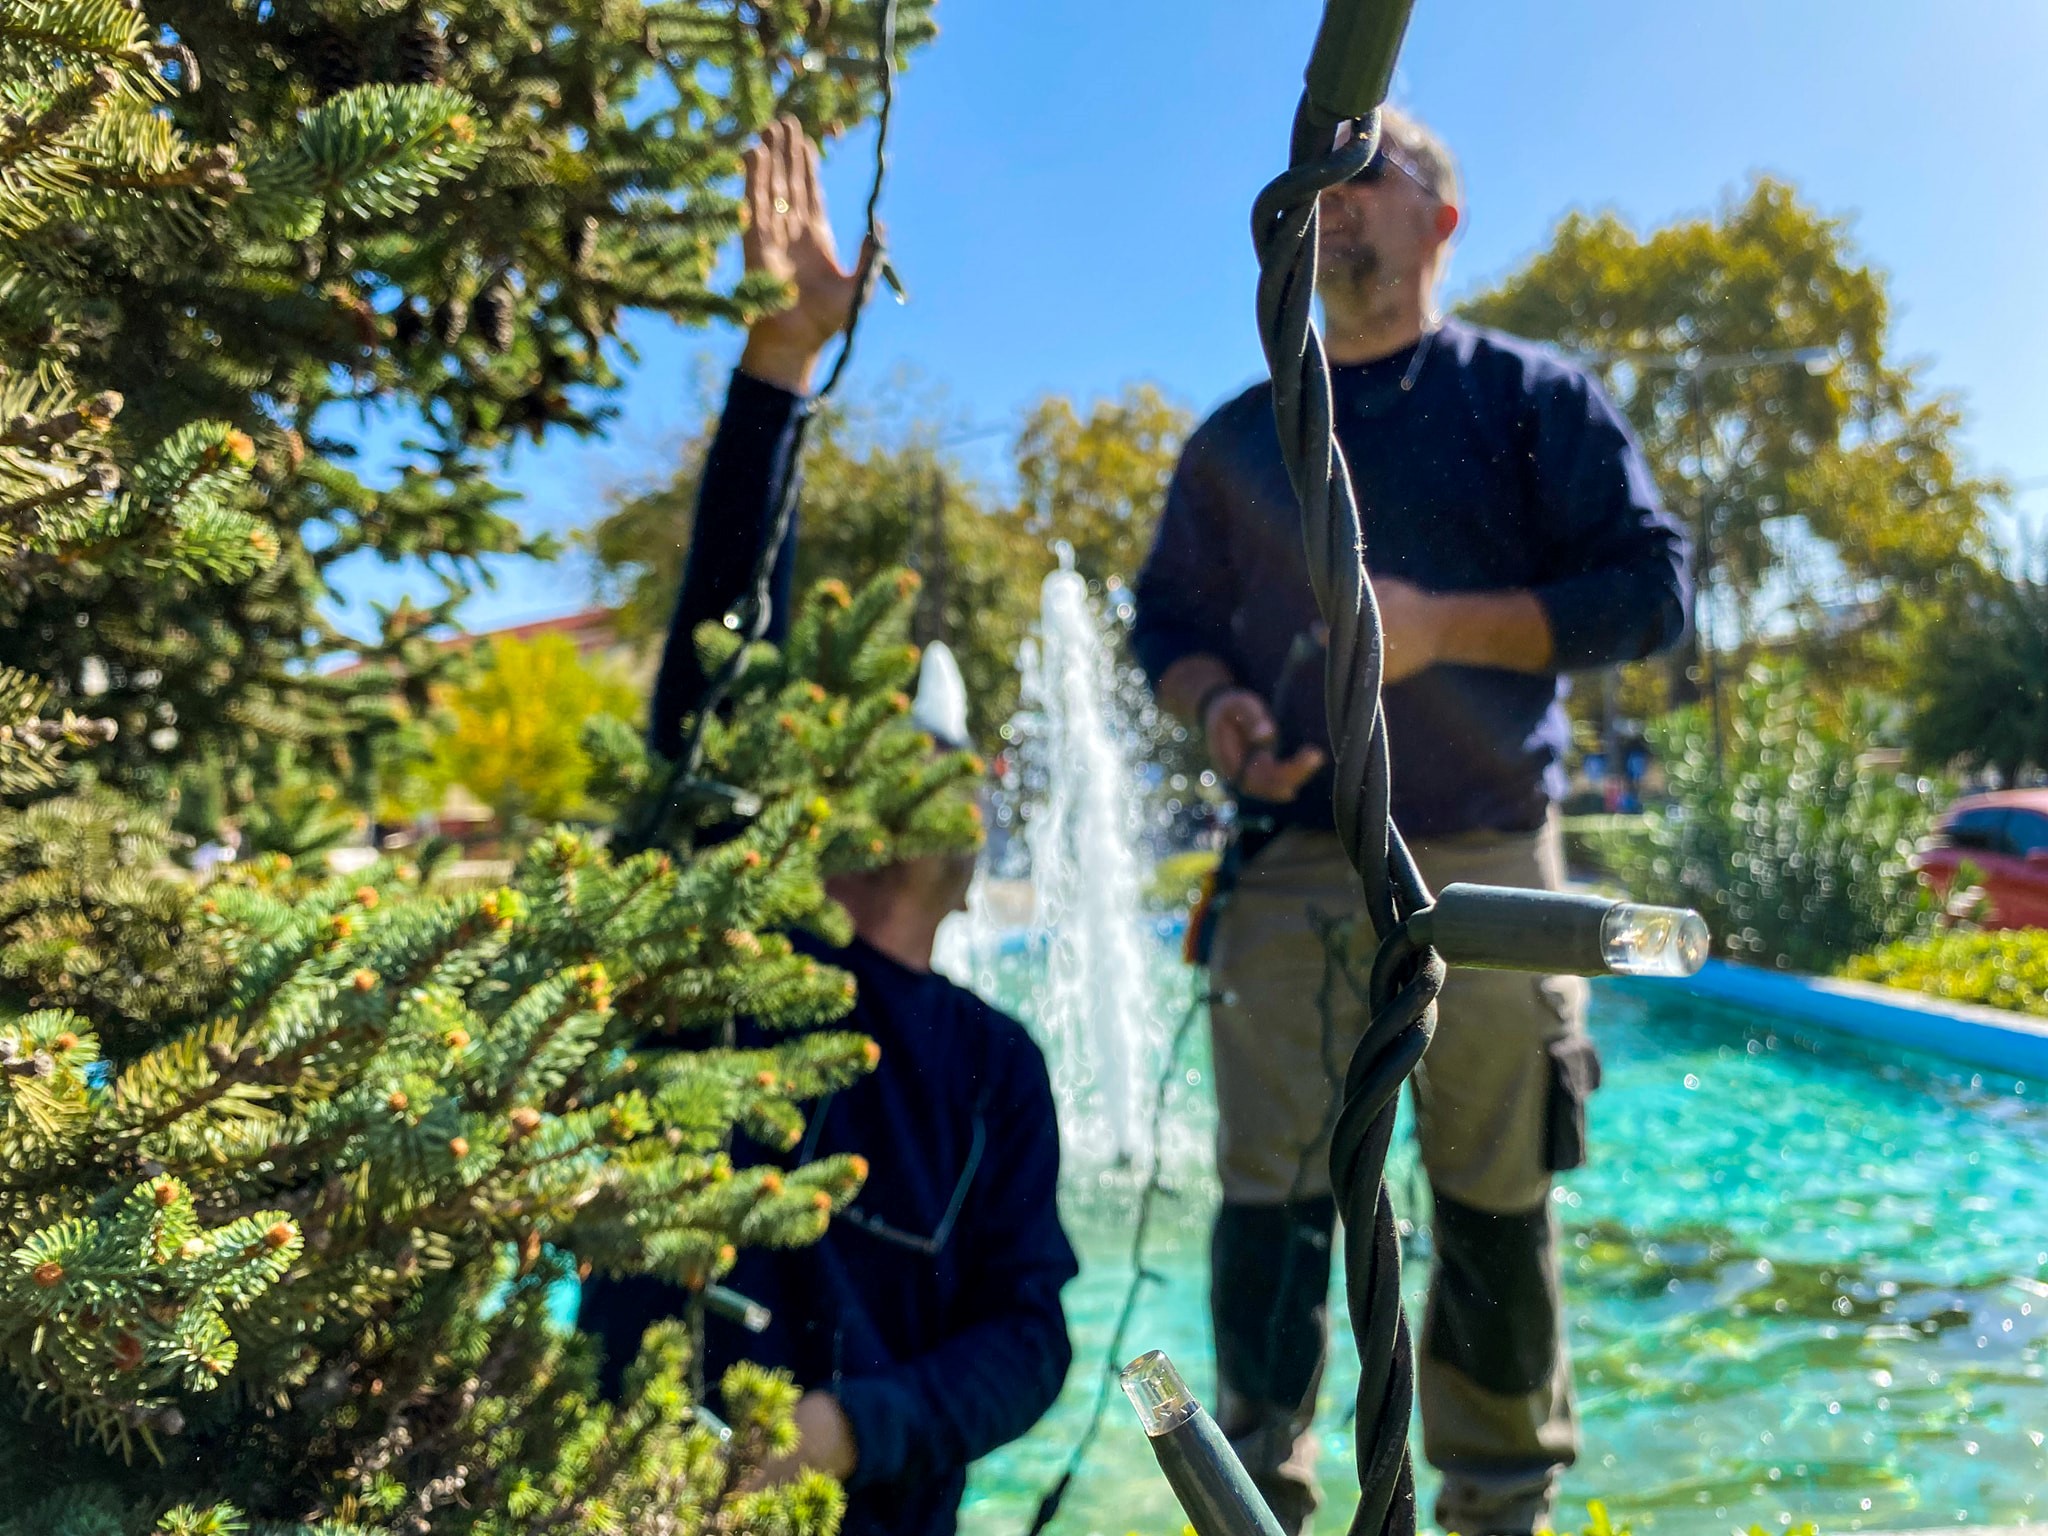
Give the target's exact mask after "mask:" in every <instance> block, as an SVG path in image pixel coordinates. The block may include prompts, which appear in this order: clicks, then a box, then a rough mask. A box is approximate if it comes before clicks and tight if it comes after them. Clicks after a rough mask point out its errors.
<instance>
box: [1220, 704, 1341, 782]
mask: <svg viewBox="0 0 2048 1536" xmlns="http://www.w3.org/2000/svg"><path fill="white" fill-rule="evenodd" d="M1201 726H1202V734H1203V737H1204V738H1205V739H1206V740H1207V742H1208V746H1209V761H1210V762H1212V763H1214V764H1215V765H1216V771H1217V772H1218V773H1220V774H1222V775H1223V778H1224V780H1225V782H1227V783H1229V784H1231V785H1233V786H1235V787H1236V788H1237V789H1239V790H1241V791H1242V792H1243V793H1245V794H1247V795H1249V796H1251V797H1252V798H1253V799H1255V800H1264V801H1267V802H1269V803H1271V804H1275V805H1284V804H1286V803H1287V802H1288V801H1290V800H1292V799H1294V797H1295V796H1296V795H1299V794H1300V793H1301V788H1302V786H1303V785H1304V784H1306V783H1307V782H1308V781H1309V780H1310V779H1312V778H1314V777H1315V776H1316V773H1317V771H1318V770H1319V769H1320V768H1321V767H1322V766H1323V761H1324V758H1323V754H1322V752H1321V751H1319V750H1318V749H1317V748H1315V747H1302V748H1300V749H1299V750H1297V751H1296V752H1294V753H1293V754H1292V755H1291V756H1288V757H1285V758H1283V757H1281V756H1279V754H1278V753H1277V752H1276V751H1275V743H1277V742H1278V741H1279V739H1280V730H1279V727H1278V726H1277V725H1275V724H1274V721H1273V712H1272V711H1271V710H1270V709H1268V708H1267V707H1266V701H1265V700H1264V699H1262V698H1260V697H1259V696H1258V695H1257V694H1256V693H1254V692H1252V690H1251V689H1249V688H1226V689H1224V690H1223V691H1221V692H1220V693H1218V694H1217V695H1216V696H1215V697H1214V698H1213V699H1211V700H1210V701H1209V704H1208V707H1207V708H1206V709H1205V710H1204V711H1203V712H1202V720H1201Z"/></svg>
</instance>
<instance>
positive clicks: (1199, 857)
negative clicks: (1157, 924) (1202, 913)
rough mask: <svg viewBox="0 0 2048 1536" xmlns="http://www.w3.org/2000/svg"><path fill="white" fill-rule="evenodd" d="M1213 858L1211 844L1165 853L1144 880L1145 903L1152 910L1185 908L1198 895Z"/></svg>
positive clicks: (1169, 910) (1214, 864)
mask: <svg viewBox="0 0 2048 1536" xmlns="http://www.w3.org/2000/svg"><path fill="white" fill-rule="evenodd" d="M1216 858H1217V855H1216V850H1215V849H1213V848H1190V849H1188V850H1187V851H1186V852H1184V853H1170V854H1168V855H1167V856H1166V857H1165V858H1163V859H1161V860H1160V861H1159V862H1158V863H1157V864H1155V865H1153V866H1152V874H1151V876H1150V877H1149V878H1148V879H1147V880H1146V881H1145V905H1146V906H1148V907H1150V908H1151V909H1152V910H1153V911H1155V912H1185V911H1186V910H1187V909H1188V908H1190V907H1192V906H1193V905H1194V904H1195V902H1196V900H1197V899H1198V898H1199V897H1200V896H1201V894H1202V881H1203V880H1205V879H1206V878H1208V874H1209V871H1210V870H1212V869H1214V868H1215V867H1216Z"/></svg>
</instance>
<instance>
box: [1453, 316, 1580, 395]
mask: <svg viewBox="0 0 2048 1536" xmlns="http://www.w3.org/2000/svg"><path fill="white" fill-rule="evenodd" d="M1443 339H1444V340H1445V341H1447V342H1448V343H1450V346H1451V349H1452V352H1453V353H1454V355H1455V356H1456V357H1457V358H1458V360H1459V363H1460V364H1461V365H1462V366H1463V367H1464V368H1465V369H1467V370H1468V371H1469V372H1471V373H1472V374H1473V375H1474V376H1475V377H1476V378H1477V379H1478V380H1479V381H1480V383H1481V385H1482V387H1484V388H1487V389H1489V390H1490V391H1493V392H1497V393H1499V394H1501V395H1505V396H1521V397H1525V398H1526V397H1547V398H1558V397H1578V398H1581V399H1583V398H1585V397H1586V396H1589V395H1595V394H1598V393H1599V389H1600V386H1599V384H1598V382H1597V381H1595V379H1594V377H1593V375H1592V373H1591V372H1590V371H1589V370H1588V369H1587V368H1586V367H1585V366H1584V365H1583V364H1581V363H1579V362H1577V361H1575V360H1574V359H1572V358H1570V357H1568V356H1566V355H1565V354H1564V353H1563V352H1560V351H1559V350H1558V349H1557V348H1556V347H1554V346H1552V345H1550V343H1548V342H1543V341H1531V340H1530V339H1529V338H1528V337H1526V336H1516V335H1513V334H1512V333H1510V332H1508V331H1497V330H1494V329H1493V328H1492V327H1491V326H1484V325H1472V324H1469V323H1467V322H1465V321H1463V320H1453V321H1448V322H1446V323H1445V325H1444V335H1443Z"/></svg>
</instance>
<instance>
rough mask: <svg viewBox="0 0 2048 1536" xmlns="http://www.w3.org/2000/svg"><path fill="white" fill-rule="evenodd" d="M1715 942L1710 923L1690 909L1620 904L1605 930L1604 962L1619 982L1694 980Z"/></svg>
mask: <svg viewBox="0 0 2048 1536" xmlns="http://www.w3.org/2000/svg"><path fill="white" fill-rule="evenodd" d="M1712 944H1713V941H1712V939H1711V937H1710V936H1709V935H1708V933H1707V920H1706V919H1705V918H1703V917H1701V916H1700V915H1699V913H1697V912H1693V911H1689V910H1688V909H1686V908H1684V907H1645V906H1638V905H1637V904H1636V903H1634V902H1632V901H1624V902H1619V903H1617V904H1616V905H1615V907H1614V909H1613V910H1612V911H1611V912H1609V913H1608V914H1607V916H1606V917H1605V918H1604V919H1603V920H1602V921H1601V924H1600V952H1601V958H1602V959H1604V960H1605V961H1606V962H1607V969H1608V970H1610V971H1612V972H1614V973H1615V974H1616V975H1619V976H1692V975H1695V974H1697V973H1698V971H1699V968H1700V967H1701V966H1703V965H1705V964H1706V963H1707V955H1708V952H1709V950H1710V949H1711V948H1712Z"/></svg>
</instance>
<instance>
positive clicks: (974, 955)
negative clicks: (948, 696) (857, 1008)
mask: <svg viewBox="0 0 2048 1536" xmlns="http://www.w3.org/2000/svg"><path fill="white" fill-rule="evenodd" d="M1056 548H1057V551H1058V554H1059V559H1060V568H1059V569H1058V570H1056V571H1054V572H1053V573H1052V574H1051V575H1049V576H1047V577H1046V579H1045V584H1044V587H1043V589H1042V591H1041V594H1040V608H1039V626H1038V634H1037V636H1036V638H1035V640H1033V641H1029V642H1027V643H1026V645H1025V648H1024V654H1023V657H1022V663H1021V665H1022V671H1023V700H1024V713H1023V714H1022V715H1021V716H1020V717H1019V719H1018V720H1017V721H1015V722H1013V732H1012V734H1013V736H1014V737H1015V739H1016V740H1017V741H1018V743H1019V750H1020V753H1021V756H1022V758H1023V762H1024V771H1023V774H1022V781H1023V783H1024V785H1025V803H1024V805H1023V808H1022V809H1023V818H1022V819H1023V824H1024V845H1025V848H1026V850H1027V852H1028V854H1029V856H1030V867H1031V910H1030V916H1029V919H1028V927H1026V928H1025V929H1024V930H1023V931H1021V932H1020V931H1019V930H1018V929H1017V928H1015V927H1007V928H1006V926H1005V925H1004V924H1002V923H1001V922H1000V921H999V919H998V917H997V916H996V914H995V912H994V911H993V910H992V908H993V903H992V900H991V896H992V882H991V881H990V880H989V878H988V876H987V872H986V871H985V870H984V871H983V872H982V873H981V874H979V875H978V876H977V877H976V882H975V889H974V891H973V892H971V893H970V895H969V911H968V913H967V914H965V916H964V917H962V918H958V919H955V920H954V921H953V922H952V923H950V924H949V925H948V926H947V928H946V930H945V931H944V932H943V933H942V935H941V940H942V942H941V949H940V954H939V956H938V965H939V968H940V969H942V970H944V971H945V972H946V973H947V974H948V975H951V976H953V977H954V978H955V979H957V980H961V981H963V982H967V983H969V984H972V985H976V986H978V987H979V988H980V989H981V990H982V991H983V992H984V993H987V992H989V991H990V990H991V989H992V988H994V987H995V986H996V985H998V974H997V973H998V971H999V970H1000V969H1001V967H1000V966H999V965H998V963H997V957H998V956H999V955H1001V954H1002V953H1003V952H1004V951H1005V949H1007V950H1008V951H1010V952H1011V953H1012V954H1014V953H1016V952H1017V951H1019V950H1022V951H1024V952H1025V953H1028V954H1033V955H1039V956H1042V957H1043V960H1042V964H1043V969H1042V971H1040V972H1039V974H1038V975H1037V976H1036V977H1035V978H1034V983H1035V984H1034V985H1033V986H1032V988H1031V995H1030V996H1029V997H1028V999H1027V1000H1026V1005H1025V1010H1024V1011H1025V1012H1026V1014H1027V1017H1028V1021H1029V1022H1030V1023H1032V1025H1033V1026H1034V1028H1033V1033H1034V1035H1035V1036H1036V1037H1037V1039H1038V1041H1039V1043H1040V1045H1041V1046H1043V1047H1044V1048H1045V1052H1046V1055H1047V1058H1048V1060H1049V1062H1050V1065H1051V1068H1052V1075H1053V1091H1054V1093H1055V1095H1056V1096H1057V1098H1058V1100H1059V1105H1060V1129H1061V1135H1062V1140H1063V1144H1064V1153H1065V1156H1066V1157H1067V1159H1068V1161H1069V1163H1070V1164H1077V1165H1079V1166H1080V1167H1082V1168H1096V1169H1100V1168H1102V1167H1105V1166H1115V1165H1120V1164H1128V1163H1130V1162H1132V1161H1134V1160H1142V1159H1143V1157H1144V1156H1145V1155H1146V1153H1147V1152H1148V1151H1149V1148H1150V1133H1151V1127H1150V1126H1149V1125H1148V1124H1147V1123H1146V1121H1147V1119H1148V1116H1149V1111H1150V1096H1151V1093H1152V1084H1151V1078H1152V1075H1153V1074H1154V1073H1155V1072H1156V1071H1157V1067H1158V1062H1159V1060H1160V1053H1161V1052H1162V1050H1163V1049H1164V1045H1165V1040H1166V1026H1165V1023H1164V1021H1163V1020H1162V1018H1161V1013H1162V1010H1163V1009H1164V1010H1171V1009H1173V1008H1175V1007H1176V1006H1177V1003H1176V1001H1175V999H1174V998H1172V997H1171V996H1166V997H1162V996H1161V995H1160V994H1161V991H1162V989H1161V988H1160V986H1159V985H1158V980H1159V978H1158V976H1157V975H1156V972H1157V970H1158V960H1159V944H1158V940H1157V938H1156V936H1155V935H1154V933H1153V930H1152V924H1151V923H1150V921H1149V920H1148V919H1147V918H1146V916H1145V914H1144V912H1143V909H1142V905H1141V874H1140V871H1141V868H1142V855H1141V851H1140V843H1141V835H1142V830H1143V827H1142V815H1141V812H1140V809H1139V805H1140V802H1139V797H1138V794H1137V786H1136V780H1135V776H1134V774H1133V772H1132V767H1131V762H1132V759H1131V753H1130V750H1129V746H1128V739H1129V736H1130V732H1129V731H1128V729H1127V728H1125V727H1124V726H1123V724H1122V722H1121V720H1120V717H1119V710H1118V707H1117V703H1116V687H1115V684H1116V678H1115V671H1114V666H1113V663H1112V659H1111V649H1110V646H1109V644H1108V643H1107V642H1106V640H1105V638H1104V635H1103V630H1102V623H1101V621H1100V619H1099V618H1098V617H1097V614H1096V610H1095V606H1094V604H1093V603H1092V602H1091V601H1090V599H1089V595H1088V584H1087V582H1086V581H1085V580H1084V579H1083V578H1082V577H1081V575H1080V573H1079V572H1077V571H1075V570H1074V568H1073V550H1072V549H1071V548H1070V547H1068V546H1066V545H1059V546H1056ZM1034 969H1035V968H1034ZM1166 990H1167V991H1172V990H1176V989H1171V988H1169V989H1166Z"/></svg>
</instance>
